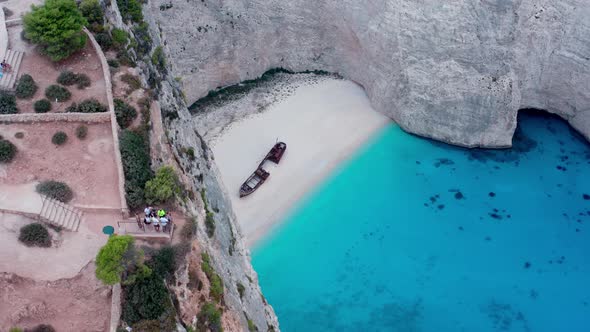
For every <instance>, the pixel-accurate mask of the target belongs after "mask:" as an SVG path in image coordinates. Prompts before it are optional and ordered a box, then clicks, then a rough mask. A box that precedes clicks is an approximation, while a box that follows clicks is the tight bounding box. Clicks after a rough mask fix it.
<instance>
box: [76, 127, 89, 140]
mask: <svg viewBox="0 0 590 332" xmlns="http://www.w3.org/2000/svg"><path fill="white" fill-rule="evenodd" d="M86 136H88V127H86V126H85V125H79V126H78V127H77V128H76V137H78V139H81V140H82V139H85V138H86Z"/></svg>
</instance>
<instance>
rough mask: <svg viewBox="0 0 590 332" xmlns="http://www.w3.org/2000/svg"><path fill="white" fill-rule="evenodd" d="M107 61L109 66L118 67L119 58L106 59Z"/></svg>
mask: <svg viewBox="0 0 590 332" xmlns="http://www.w3.org/2000/svg"><path fill="white" fill-rule="evenodd" d="M107 63H108V64H109V67H112V68H119V66H120V65H121V64H120V63H119V60H116V59H108V60H107Z"/></svg>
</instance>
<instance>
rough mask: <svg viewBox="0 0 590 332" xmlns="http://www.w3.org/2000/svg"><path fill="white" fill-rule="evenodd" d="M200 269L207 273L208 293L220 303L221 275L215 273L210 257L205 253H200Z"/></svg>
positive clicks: (221, 294) (221, 292) (221, 290)
mask: <svg viewBox="0 0 590 332" xmlns="http://www.w3.org/2000/svg"><path fill="white" fill-rule="evenodd" d="M201 269H202V270H203V272H204V273H205V275H207V279H209V283H210V290H209V295H211V297H212V298H213V299H214V300H215V301H217V303H220V302H221V301H222V300H223V281H222V280H221V277H219V275H218V274H217V273H215V270H214V269H213V266H211V259H210V258H209V254H207V253H201Z"/></svg>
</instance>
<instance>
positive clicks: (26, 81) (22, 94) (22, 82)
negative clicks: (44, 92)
mask: <svg viewBox="0 0 590 332" xmlns="http://www.w3.org/2000/svg"><path fill="white" fill-rule="evenodd" d="M37 89H39V87H38V86H37V84H36V83H35V80H33V77H31V75H29V74H24V75H23V76H21V77H20V78H19V79H18V82H17V83H16V90H15V91H16V93H15V95H16V97H17V98H20V99H28V98H31V97H33V95H35V92H37Z"/></svg>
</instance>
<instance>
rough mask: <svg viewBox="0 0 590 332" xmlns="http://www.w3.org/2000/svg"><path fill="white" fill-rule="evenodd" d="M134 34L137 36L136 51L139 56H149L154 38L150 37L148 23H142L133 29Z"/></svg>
mask: <svg viewBox="0 0 590 332" xmlns="http://www.w3.org/2000/svg"><path fill="white" fill-rule="evenodd" d="M133 34H134V35H135V42H136V45H135V46H136V47H135V50H136V51H137V53H138V55H139V56H140V57H143V56H145V55H149V53H150V50H151V49H152V37H151V36H150V31H149V25H148V24H147V23H146V22H141V23H140V24H138V25H136V26H135V27H133Z"/></svg>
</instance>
